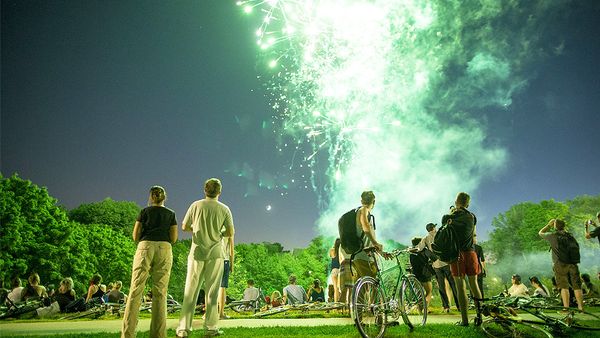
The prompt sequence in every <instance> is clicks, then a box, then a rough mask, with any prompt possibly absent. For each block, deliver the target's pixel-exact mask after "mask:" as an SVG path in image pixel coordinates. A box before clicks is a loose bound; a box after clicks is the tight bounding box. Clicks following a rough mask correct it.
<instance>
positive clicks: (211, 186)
mask: <svg viewBox="0 0 600 338" xmlns="http://www.w3.org/2000/svg"><path fill="white" fill-rule="evenodd" d="M222 188H223V186H222V185H221V181H220V180H219V179H218V178H209V179H208V180H206V182H204V193H205V194H206V197H210V198H215V197H217V196H219V194H220V193H221V189H222Z"/></svg>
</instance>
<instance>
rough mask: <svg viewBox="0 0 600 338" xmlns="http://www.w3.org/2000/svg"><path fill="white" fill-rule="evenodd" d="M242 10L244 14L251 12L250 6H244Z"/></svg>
mask: <svg viewBox="0 0 600 338" xmlns="http://www.w3.org/2000/svg"><path fill="white" fill-rule="evenodd" d="M244 12H246V14H250V13H252V6H244Z"/></svg>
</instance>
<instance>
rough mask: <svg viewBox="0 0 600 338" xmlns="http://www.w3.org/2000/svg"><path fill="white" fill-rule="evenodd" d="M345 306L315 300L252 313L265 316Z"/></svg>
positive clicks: (341, 308) (329, 309)
mask: <svg viewBox="0 0 600 338" xmlns="http://www.w3.org/2000/svg"><path fill="white" fill-rule="evenodd" d="M345 308H346V304H345V303H340V302H332V303H324V302H316V303H303V304H287V305H281V306H276V307H272V308H270V309H265V310H261V311H259V312H257V313H255V314H254V316H255V317H259V318H260V317H267V316H272V315H275V314H278V313H284V312H288V311H300V312H305V313H306V312H309V311H324V312H327V311H331V310H343V309H345Z"/></svg>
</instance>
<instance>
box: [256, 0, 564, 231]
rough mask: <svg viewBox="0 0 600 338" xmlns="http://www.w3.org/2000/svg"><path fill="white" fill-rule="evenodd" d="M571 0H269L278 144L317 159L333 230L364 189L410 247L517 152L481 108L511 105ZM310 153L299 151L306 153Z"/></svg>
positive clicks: (325, 224)
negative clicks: (494, 132) (494, 133)
mask: <svg viewBox="0 0 600 338" xmlns="http://www.w3.org/2000/svg"><path fill="white" fill-rule="evenodd" d="M565 3H566V2H561V1H527V2H524V1H502V2H498V1H495V0H490V1H479V0H478V1H463V0H460V1H459V0H456V1H449V0H439V1H421V0H412V1H406V0H397V1H393V0H376V1H349V0H348V1H341V0H337V1H330V0H328V1H267V4H265V6H267V8H266V9H265V10H264V12H265V13H266V15H265V19H264V21H263V25H262V26H261V28H260V29H259V30H258V31H257V36H258V44H259V46H260V47H261V48H262V49H264V50H265V51H266V52H265V54H264V55H266V56H267V57H268V58H269V63H268V64H269V66H270V67H273V68H274V70H275V74H276V75H275V80H274V81H273V82H272V83H271V87H270V90H271V93H272V95H273V107H274V108H275V109H276V110H277V111H279V112H281V114H280V115H279V116H278V118H277V119H278V122H279V123H280V126H281V135H280V136H281V139H282V140H284V141H283V142H282V146H281V150H285V151H289V150H290V149H291V150H292V151H293V152H294V158H297V157H298V156H299V157H301V158H302V163H303V164H304V165H306V167H308V168H309V170H310V174H311V176H310V177H311V178H310V184H311V185H312V187H313V188H314V190H315V191H316V193H317V195H318V197H319V206H320V208H321V210H322V212H321V215H320V218H319V220H318V222H317V223H318V224H317V225H318V228H319V231H320V232H321V233H322V234H324V235H326V236H336V235H337V220H338V218H339V217H340V215H341V214H343V213H344V212H345V211H347V210H349V209H350V208H352V207H355V206H357V205H359V203H360V194H361V192H362V191H363V190H373V191H374V192H375V194H376V197H377V204H376V209H375V211H374V213H375V214H376V215H377V216H379V217H378V220H377V226H378V233H379V237H381V238H392V239H395V240H397V241H400V242H404V243H407V242H408V241H409V238H410V237H412V236H414V235H417V234H423V233H424V232H425V230H424V225H425V224H426V223H428V222H439V219H440V216H441V215H442V214H443V213H445V212H446V211H447V210H448V206H449V205H450V204H452V202H453V200H454V197H455V195H456V193H457V192H459V191H466V192H470V193H474V197H475V201H474V203H476V191H477V187H478V186H479V184H480V183H481V181H482V180H484V179H486V178H487V177H490V176H494V175H496V174H498V173H499V172H501V170H502V169H503V167H504V166H505V164H506V163H507V161H508V159H509V155H508V153H507V151H506V149H505V148H504V147H503V146H502V141H501V140H497V139H494V138H491V137H490V136H489V128H491V127H492V126H489V125H486V122H485V121H486V119H485V115H486V114H490V113H495V114H502V113H506V112H507V111H509V109H510V105H511V104H512V100H513V97H514V96H515V95H516V94H517V93H519V91H520V90H522V89H523V88H525V86H526V85H527V80H528V78H530V77H531V76H533V75H534V73H533V72H532V71H531V70H530V68H529V66H530V65H531V64H532V62H533V61H538V60H541V59H542V58H545V57H547V56H548V55H549V54H551V52H548V51H549V50H554V51H556V50H558V49H559V48H557V46H558V45H559V44H560V43H561V42H560V41H554V42H551V43H546V42H544V41H543V36H544V34H542V33H543V32H544V31H545V30H546V29H547V28H548V27H546V26H545V25H547V22H548V21H549V19H551V18H552V17H556V16H557V15H559V13H560V10H562V9H564V4H565ZM299 153H300V155H298V154H299Z"/></svg>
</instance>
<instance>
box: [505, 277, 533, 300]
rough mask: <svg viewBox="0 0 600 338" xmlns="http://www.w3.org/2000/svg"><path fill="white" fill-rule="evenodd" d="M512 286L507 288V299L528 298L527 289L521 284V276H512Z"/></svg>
mask: <svg viewBox="0 0 600 338" xmlns="http://www.w3.org/2000/svg"><path fill="white" fill-rule="evenodd" d="M511 281H512V285H511V286H510V288H508V296H509V297H529V289H528V288H527V286H526V285H525V284H523V283H521V276H519V275H516V274H515V275H512V278H511Z"/></svg>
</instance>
